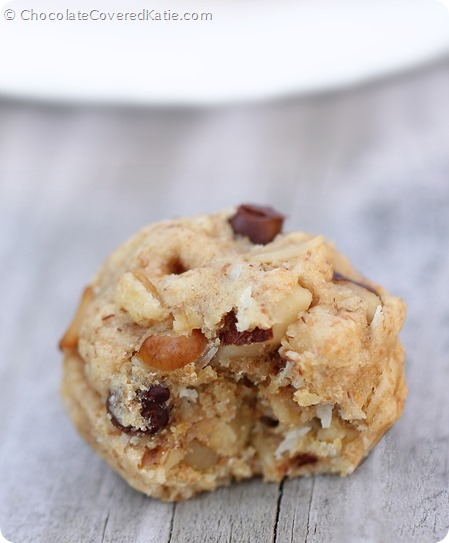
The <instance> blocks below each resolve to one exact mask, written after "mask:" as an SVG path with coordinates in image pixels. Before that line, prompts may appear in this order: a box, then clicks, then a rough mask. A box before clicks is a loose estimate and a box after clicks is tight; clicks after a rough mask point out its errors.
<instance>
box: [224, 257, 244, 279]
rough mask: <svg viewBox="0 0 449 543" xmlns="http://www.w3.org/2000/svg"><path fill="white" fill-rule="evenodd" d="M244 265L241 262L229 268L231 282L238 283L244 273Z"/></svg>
mask: <svg viewBox="0 0 449 543" xmlns="http://www.w3.org/2000/svg"><path fill="white" fill-rule="evenodd" d="M242 268H243V265H242V263H241V262H236V263H235V264H233V265H232V266H231V267H230V268H229V272H228V275H229V279H230V280H231V281H237V279H238V278H239V277H240V274H241V273H242Z"/></svg>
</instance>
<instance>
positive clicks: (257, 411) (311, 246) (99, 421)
mask: <svg viewBox="0 0 449 543" xmlns="http://www.w3.org/2000/svg"><path fill="white" fill-rule="evenodd" d="M282 222H283V217H282V215H280V214H279V213H276V212H275V211H274V210H272V209H270V208H263V207H258V206H251V205H244V206H240V207H239V208H237V209H229V210H225V211H222V212H219V213H215V214H211V215H201V216H197V217H193V218H186V219H177V220H172V221H165V222H161V223H157V224H154V225H152V226H149V227H147V228H145V229H143V230H142V231H141V232H139V233H138V234H136V235H135V236H134V237H133V238H132V239H130V240H129V241H128V242H126V243H125V244H123V245H122V246H121V247H119V248H118V249H117V250H116V251H115V252H114V253H113V254H112V255H111V256H110V257H109V258H108V259H107V261H106V262H105V263H104V264H103V266H102V267H101V269H100V270H99V272H98V273H97V275H96V276H95V277H94V279H93V280H92V282H91V283H90V285H89V286H88V287H87V288H86V289H85V291H84V294H83V296H82V300H81V303H80V306H79V308H78V312H77V314H76V316H75V319H74V321H73V322H72V324H71V326H70V327H69V329H68V331H67V333H66V335H65V336H64V338H63V339H62V340H61V344H60V345H61V348H62V349H63V351H64V355H65V356H64V376H63V384H62V396H63V400H64V403H65V407H66V409H67V411H68V413H69V415H70V416H71V418H72V419H73V421H74V423H75V425H76V427H77V428H78V430H79V431H80V433H81V434H82V435H83V436H84V438H85V439H86V440H87V441H88V442H89V443H90V444H91V445H92V447H93V448H94V449H95V450H96V451H97V452H98V453H99V454H100V455H101V456H102V457H103V458H104V459H105V460H106V461H107V462H108V463H109V464H110V465H111V466H112V467H113V468H114V469H115V470H116V471H118V472H119V473H120V474H121V475H122V476H123V477H124V478H125V479H126V480H127V481H128V483H129V484H131V485H132V486H133V487H134V488H136V489H138V490H140V491H142V492H144V493H146V494H148V495H151V496H154V497H158V498H160V499H163V500H170V501H171V500H180V499H186V498H189V497H190V496H192V495H194V494H196V493H198V492H200V491H205V490H213V489H214V488H216V487H218V486H221V485H224V484H228V483H229V482H231V481H232V480H238V479H243V478H248V477H252V476H255V475H261V476H263V478H264V479H265V480H266V481H280V480H281V479H282V478H283V477H285V476H288V477H293V476H298V475H313V474H319V473H336V474H340V475H347V474H349V473H351V472H352V471H353V470H354V469H355V468H356V467H357V465H358V464H359V463H360V461H361V460H362V459H363V458H364V457H365V456H366V455H367V454H368V452H369V451H370V450H371V448H372V447H373V446H374V445H375V444H376V443H377V442H378V441H379V439H380V438H381V437H382V435H383V434H384V433H385V432H386V431H387V430H388V428H390V426H391V425H392V424H393V423H394V422H395V421H396V420H397V419H398V418H399V416H400V414H401V412H402V409H403V403H404V400H405V396H406V385H405V380H404V374H403V363H404V353H403V350H402V347H401V345H400V343H399V340H398V334H399V331H400V329H401V326H402V324H403V320H404V316H405V304H404V303H403V302H402V301H401V300H400V299H399V298H397V297H395V296H392V295H390V294H389V293H388V292H387V291H386V290H385V289H384V288H382V287H381V286H380V285H374V284H373V283H371V282H370V281H368V279H366V278H364V277H362V276H361V275H360V274H359V273H357V272H356V271H355V270H354V269H353V268H352V266H351V265H350V263H349V262H348V261H347V259H346V258H345V257H344V256H343V255H341V254H340V253H338V252H337V251H336V250H335V248H334V247H333V245H332V244H331V243H328V242H326V240H325V239H324V238H323V237H322V236H312V235H310V234H307V233H303V232H296V233H282V231H281V229H282Z"/></svg>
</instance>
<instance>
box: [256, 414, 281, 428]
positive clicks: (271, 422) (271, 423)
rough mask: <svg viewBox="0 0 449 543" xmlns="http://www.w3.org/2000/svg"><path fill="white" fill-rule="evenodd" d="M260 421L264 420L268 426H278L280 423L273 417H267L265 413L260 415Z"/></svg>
mask: <svg viewBox="0 0 449 543" xmlns="http://www.w3.org/2000/svg"><path fill="white" fill-rule="evenodd" d="M260 422H263V423H264V424H265V426H268V427H269V428H276V426H278V425H279V421H278V420H276V419H272V418H271V417H266V416H265V415H264V416H263V417H260Z"/></svg>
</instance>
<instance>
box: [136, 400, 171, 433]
mask: <svg viewBox="0 0 449 543" xmlns="http://www.w3.org/2000/svg"><path fill="white" fill-rule="evenodd" d="M140 413H141V415H142V417H143V419H144V420H145V424H146V427H147V429H146V430H145V431H144V433H145V434H155V433H156V432H159V431H160V430H162V429H163V428H165V427H166V426H167V424H168V419H169V416H170V415H169V410H168V407H167V406H166V405H160V404H157V403H156V402H152V401H148V402H145V403H144V404H142V409H141V411H140Z"/></svg>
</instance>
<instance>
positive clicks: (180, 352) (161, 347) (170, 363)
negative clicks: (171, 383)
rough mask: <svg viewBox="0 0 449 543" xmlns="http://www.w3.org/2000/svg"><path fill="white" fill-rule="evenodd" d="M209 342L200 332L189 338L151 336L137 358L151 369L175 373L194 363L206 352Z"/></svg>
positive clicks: (195, 331)
mask: <svg viewBox="0 0 449 543" xmlns="http://www.w3.org/2000/svg"><path fill="white" fill-rule="evenodd" d="M206 345H207V340H206V338H205V337H204V335H203V334H202V333H201V332H200V331H199V330H193V332H192V333H191V334H190V335H189V336H150V337H147V339H146V340H145V341H144V342H143V343H142V346H141V347H140V349H139V351H138V353H137V356H138V357H139V358H140V360H142V362H143V363H144V364H145V365H146V366H149V367H151V368H157V369H159V370H161V371H173V370H177V369H179V368H182V367H184V366H185V365H187V364H190V363H191V362H194V361H195V360H196V359H197V358H198V357H199V356H200V355H201V354H202V352H203V351H204V349H205V347H206Z"/></svg>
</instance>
